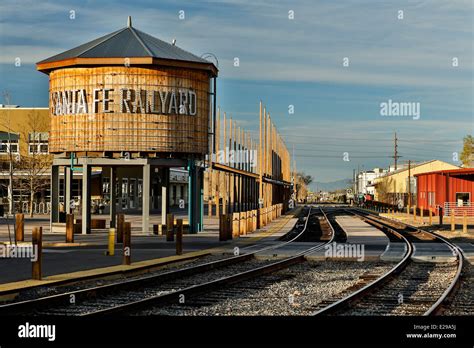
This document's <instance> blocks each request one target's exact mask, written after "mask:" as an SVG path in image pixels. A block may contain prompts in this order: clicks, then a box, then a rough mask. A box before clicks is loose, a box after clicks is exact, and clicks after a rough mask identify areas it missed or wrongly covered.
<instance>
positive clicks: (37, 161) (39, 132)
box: [20, 110, 52, 217]
mask: <svg viewBox="0 0 474 348" xmlns="http://www.w3.org/2000/svg"><path fill="white" fill-rule="evenodd" d="M48 122H49V120H48V118H47V117H41V116H40V114H39V113H38V112H37V111H36V110H33V111H32V112H30V113H29V114H28V121H27V124H26V126H25V127H24V128H23V131H22V133H21V137H22V138H23V139H24V140H23V141H24V142H26V144H27V146H24V147H22V149H21V151H20V152H21V160H20V168H21V173H22V180H21V181H20V188H21V192H23V191H25V192H26V193H27V194H28V207H29V211H30V216H31V217H33V203H34V201H35V195H36V194H37V193H39V192H41V191H42V190H43V189H45V188H47V187H48V186H49V177H48V176H47V174H48V172H49V168H50V166H51V163H52V157H51V155H49V153H47V152H46V153H45V152H44V151H42V150H45V149H44V148H42V146H46V144H47V141H48Z"/></svg>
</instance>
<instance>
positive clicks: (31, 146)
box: [28, 132, 49, 155]
mask: <svg viewBox="0 0 474 348" xmlns="http://www.w3.org/2000/svg"><path fill="white" fill-rule="evenodd" d="M48 137H49V136H48V133H47V132H35V133H30V134H28V153H29V154H30V155H32V154H35V153H40V154H47V153H48V150H49V147H48Z"/></svg>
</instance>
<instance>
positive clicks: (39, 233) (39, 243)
mask: <svg viewBox="0 0 474 348" xmlns="http://www.w3.org/2000/svg"><path fill="white" fill-rule="evenodd" d="M32 243H33V245H32V247H33V252H34V251H35V249H36V261H32V263H31V265H32V268H31V277H32V278H33V279H35V280H41V257H42V255H41V254H42V249H43V228H42V227H34V228H33V235H32Z"/></svg>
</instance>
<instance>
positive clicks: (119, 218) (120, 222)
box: [117, 214, 125, 243]
mask: <svg viewBox="0 0 474 348" xmlns="http://www.w3.org/2000/svg"><path fill="white" fill-rule="evenodd" d="M124 223H125V215H124V214H117V243H123V229H124V225H123V224H124Z"/></svg>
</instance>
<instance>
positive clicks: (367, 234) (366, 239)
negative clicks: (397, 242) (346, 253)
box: [336, 216, 389, 245]
mask: <svg viewBox="0 0 474 348" xmlns="http://www.w3.org/2000/svg"><path fill="white" fill-rule="evenodd" d="M336 222H337V223H338V224H339V226H341V228H342V229H343V230H344V232H345V233H346V235H347V243H353V244H365V245H369V244H376V245H387V244H389V239H388V237H387V235H386V234H385V233H383V232H382V231H380V230H379V229H378V228H376V227H374V226H372V225H369V224H368V223H366V222H365V221H362V220H361V219H359V218H357V217H353V216H338V217H336Z"/></svg>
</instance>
